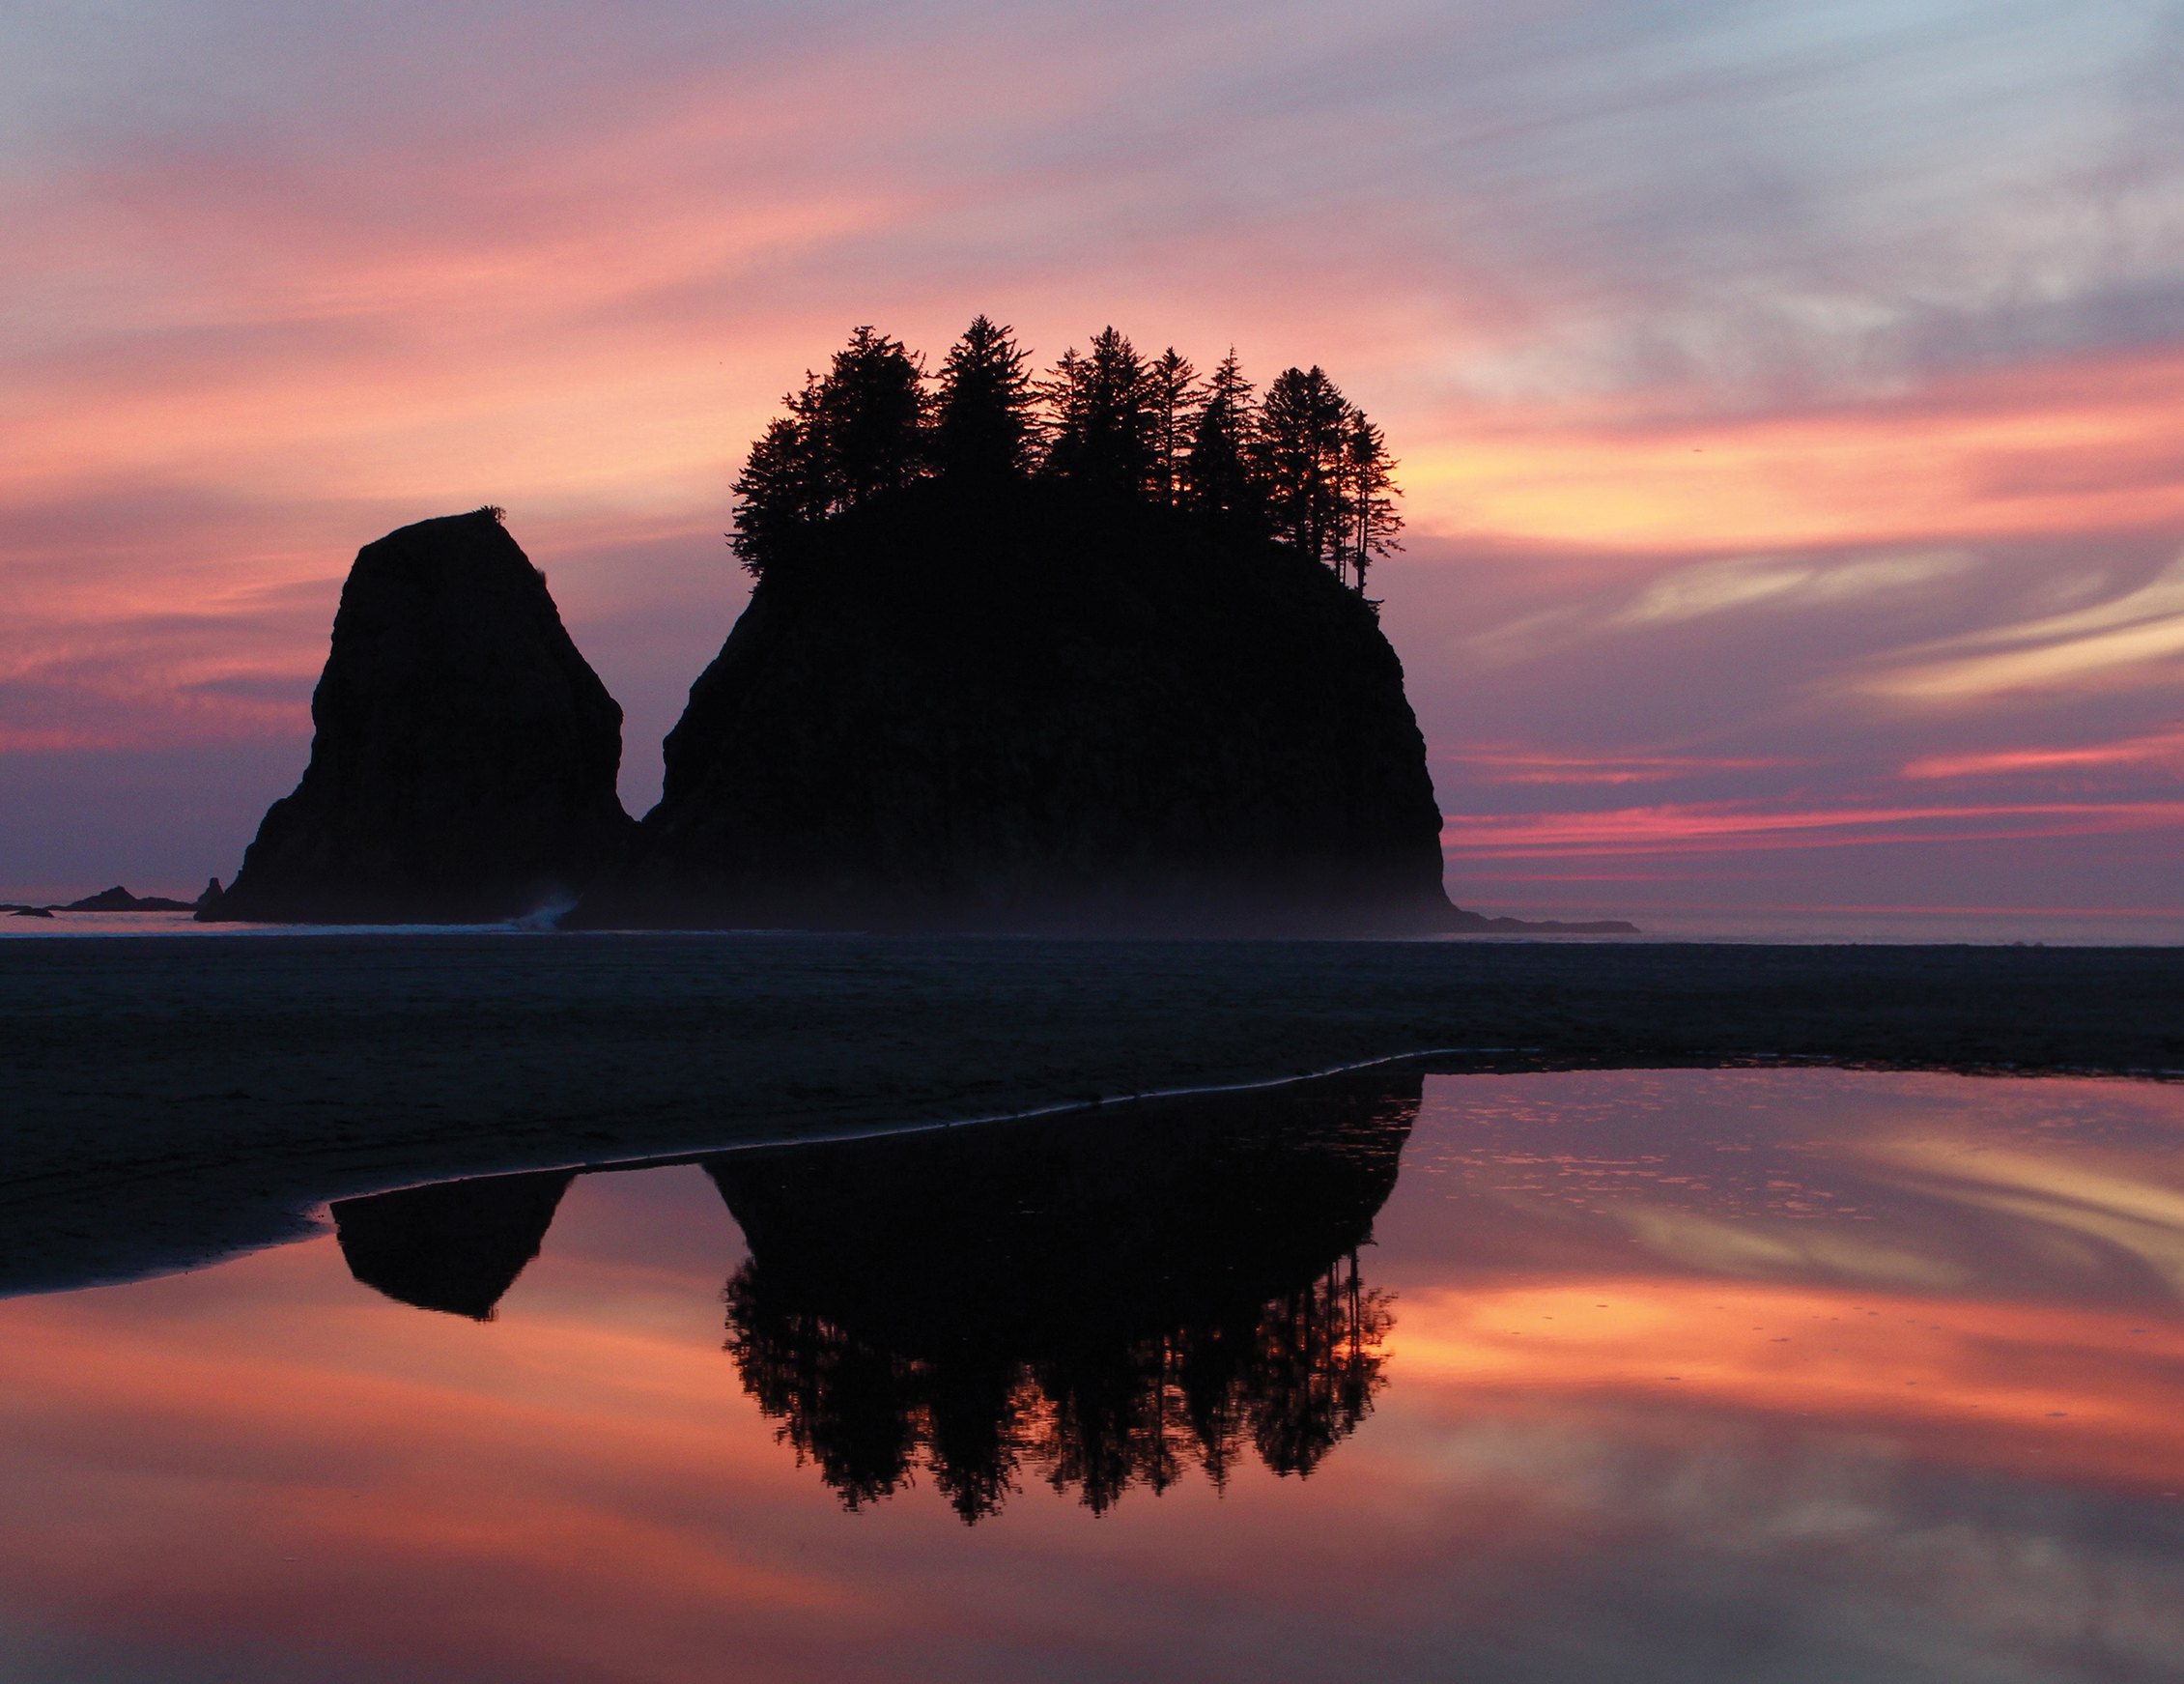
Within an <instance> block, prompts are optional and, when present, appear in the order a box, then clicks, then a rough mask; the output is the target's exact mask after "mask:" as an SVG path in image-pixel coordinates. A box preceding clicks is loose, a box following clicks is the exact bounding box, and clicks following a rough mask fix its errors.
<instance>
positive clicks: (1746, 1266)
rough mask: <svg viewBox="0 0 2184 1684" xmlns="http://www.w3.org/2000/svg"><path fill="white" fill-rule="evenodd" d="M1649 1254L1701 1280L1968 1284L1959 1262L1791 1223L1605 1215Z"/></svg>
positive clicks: (1634, 1209)
mask: <svg viewBox="0 0 2184 1684" xmlns="http://www.w3.org/2000/svg"><path fill="white" fill-rule="evenodd" d="M1609 1214H1610V1216H1611V1218H1612V1219H1613V1220H1614V1221H1616V1222H1617V1223H1619V1224H1621V1225H1622V1227H1623V1228H1624V1229H1625V1231H1626V1232H1628V1233H1629V1235H1630V1236H1631V1240H1632V1241H1633V1242H1636V1243H1637V1244H1638V1245H1640V1246H1642V1247H1643V1248H1644V1249H1645V1250H1646V1251H1648V1252H1650V1253H1651V1254H1652V1255H1653V1256H1655V1257H1658V1258H1661V1259H1663V1260H1665V1261H1667V1262H1670V1263H1676V1264H1681V1265H1683V1266H1684V1267H1685V1268H1688V1269H1695V1270H1702V1271H1704V1272H1706V1273H1708V1274H1724V1275H1736V1276H1743V1277H1746V1278H1752V1279H1771V1280H1772V1279H1797V1280H1843V1281H1858V1282H1865V1283H1869V1284H1871V1285H1874V1286H1885V1287H1888V1288H1891V1289H1893V1290H1897V1291H1903V1292H1934V1291H1946V1290H1948V1289H1950V1288H1953V1287H1960V1286H1964V1285H1966V1284H1967V1283H1968V1282H1970V1281H1971V1279H1972V1278H1973V1274H1972V1271H1971V1269H1969V1268H1968V1267H1967V1266H1966V1265H1965V1264H1963V1263H1961V1262H1958V1261H1956V1260H1954V1259H1949V1258H1943V1257H1934V1256H1929V1255H1926V1254H1924V1253H1922V1252H1920V1251H1918V1250H1916V1249H1914V1248H1913V1247H1911V1246H1907V1245H1904V1244H1902V1243H1900V1242H1892V1241H1885V1240H1879V1239H1876V1238H1873V1237H1870V1236H1867V1235H1863V1234H1858V1233H1846V1232H1843V1231H1842V1230H1840V1229H1824V1228H1815V1227H1812V1226H1808V1225H1806V1224H1803V1223H1801V1222H1797V1221H1795V1220H1787V1219H1784V1220H1776V1221H1768V1220H1766V1219H1764V1218H1753V1217H1748V1216H1747V1217H1744V1218H1742V1219H1740V1220H1738V1221H1735V1222H1725V1221H1718V1220H1716V1219H1715V1218H1713V1217H1710V1216H1702V1215H1696V1214H1693V1213H1690V1212H1688V1211H1674V1210H1665V1209H1663V1208H1661V1207H1660V1206H1658V1205H1647V1204H1636V1203H1633V1204H1630V1205H1623V1206H1618V1207H1617V1208H1616V1209H1614V1210H1613V1211H1612V1212H1610V1213H1609Z"/></svg>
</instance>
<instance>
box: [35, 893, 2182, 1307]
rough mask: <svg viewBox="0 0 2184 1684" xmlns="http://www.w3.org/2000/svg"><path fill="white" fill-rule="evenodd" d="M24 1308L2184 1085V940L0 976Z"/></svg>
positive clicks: (713, 948) (408, 964)
mask: <svg viewBox="0 0 2184 1684" xmlns="http://www.w3.org/2000/svg"><path fill="white" fill-rule="evenodd" d="M0 1022H4V1024H5V1026H6V1027H5V1030H4V1031H0V1034H4V1036H5V1043H6V1056H7V1060H8V1065H9V1070H10V1073H11V1077H12V1081H11V1099H10V1103H9V1105H8V1108H7V1118H6V1122H5V1125H4V1138H5V1144H6V1159H5V1166H6V1167H5V1172H4V1174H0V1211H4V1212H5V1216H6V1220H5V1223H4V1226H0V1236H4V1238H0V1290H6V1291H10V1292H21V1291H36V1290H42V1289H48V1288H55V1287H63V1286H70V1285H77V1284H82V1283H84V1282H86V1281H92V1280H99V1279H109V1278H123V1277H128V1276H131V1275H135V1274H139V1273H145V1272H155V1271H157V1270H168V1269H174V1268H179V1267H186V1266H188V1265H190V1264H192V1263H196V1262H202V1261H205V1260H208V1259H210V1258H212V1257H214V1256H218V1255H222V1254H225V1253H227V1252H229V1251H232V1250H234V1249H237V1248H239V1247H244V1246H249V1245H253V1244H262V1243H267V1242H273V1241H277V1240H279V1239H282V1238H284V1237H287V1236H290V1235H293V1234H296V1233H298V1232H300V1231H302V1229H303V1228H304V1227H306V1226H307V1225H308V1222H309V1213H310V1212H311V1211H312V1210H313V1208H315V1207H316V1206H318V1205H319V1204H321V1203H322V1202H323V1201H325V1200H326V1199H329V1198H338V1197H344V1196H348V1195H351V1194H355V1193H361V1192H368V1191H373V1190H378V1189H381V1188H384V1187H388V1186H395V1185H406V1184H411V1183H416V1182H423V1181H430V1180H435V1179H444V1178H447V1177H453V1176H460V1175H470V1174H485V1173H491V1172H495V1171H504V1170H516V1169H525V1168H535V1167H544V1166H549V1165H556V1164H568V1163H580V1162H583V1163H598V1162H605V1161H612V1160H617V1159H626V1158H635V1157H643V1156H663V1155H669V1154H676V1153H685V1152H699V1151H705V1150H708V1149H713V1148H722V1147H733V1146H736V1145H740V1144H747V1143H751V1142H755V1141H770V1140H790V1139H798V1138H807V1137H813V1136H818V1135H824V1134H830V1133H839V1132H848V1131H861V1130H869V1129H879V1128H893V1127H916V1126H919V1125H930V1124H937V1123H943V1122H950V1121H957V1120H963V1119H970V1118H978V1117H984V1116H993V1115H997V1114H1006V1113H1013V1112H1021V1111H1025V1110H1030V1109H1034V1108H1036V1107H1042V1106H1058V1105H1090V1104H1092V1102H1094V1101H1095V1100H1096V1101H1103V1102H1114V1101H1117V1100H1122V1099H1128V1098H1129V1097H1130V1096H1133V1095H1138V1094H1144V1093H1148V1092H1152V1091H1161V1090H1174V1089H1185V1088H1193V1087H1202V1086H1219V1085H1227V1084H1234V1083H1244V1082H1255V1081H1267V1080H1276V1079H1281V1078H1286V1077H1291V1076H1297V1075H1303V1074H1307V1073H1310V1072H1313V1071H1319V1070H1330V1069H1334V1068H1337V1067H1341V1066H1346V1065H1351V1064H1355V1063H1358V1062H1360V1061H1365V1060H1371V1059H1380V1058H1389V1057H1393V1056H1398V1055H1404V1054H1419V1053H1427V1054H1432V1068H1435V1069H1441V1070H1461V1069H1466V1068H1481V1069H1522V1068H1533V1067H1541V1068H1552V1067H1570V1066H1584V1065H1643V1064H1685V1063H1713V1062H1721V1061H1733V1060H1737V1059H1743V1058H1750V1057H1761V1056H1773V1057H1780V1058H1817V1059H1833V1060H1843V1061H1851V1062H1867V1063H1879V1064H1889V1065H1900V1066H1910V1067H1917V1066H1926V1067H1935V1068H1947V1069H1957V1070H2017V1071H2021V1072H2039V1071H2056V1070H2072V1071H2080V1072H2085V1071H2094V1072H2106V1073H2115V1074H2141V1075H2146V1074H2157V1073H2162V1072H2168V1073H2171V1074H2173V1073H2176V1072H2178V1071H2180V1070H2184V950H2179V949H2173V948H2138V949H2132V948H2125V949H2116V948H2108V949H2090V948H2080V949H2053V948H2051V949H2039V948H2026V949H2016V948H1969V947H1951V948H1906V947H1754V946H1716V947H1698V946H1688V947H1687V946H1676V945H1668V944H1660V945H1632V946H1594V945H1579V944H1570V945H1556V944H1552V943H1546V942H1541V943H1508V944H1502V943H1464V942H1432V943H1401V942H1096V941H1081V942H1064V941H1033V940H1024V941H1003V940H878V939H866V938H860V937H840V938H815V937H790V936H764V935H744V936H737V935H635V936H633V935H600V936H516V935H477V934H450V935H367V934H358V935H347V936H343V935H333V936H298V937H292V938H282V939H267V940H253V941H228V942H209V941H208V942H193V941H192V942H184V941H173V940H159V939H142V940H138V939H129V938H116V939H110V940H99V941H66V940H55V941H50V942H38V941H21V942H14V943H11V944H9V945H8V946H7V947H6V948H5V949H0Z"/></svg>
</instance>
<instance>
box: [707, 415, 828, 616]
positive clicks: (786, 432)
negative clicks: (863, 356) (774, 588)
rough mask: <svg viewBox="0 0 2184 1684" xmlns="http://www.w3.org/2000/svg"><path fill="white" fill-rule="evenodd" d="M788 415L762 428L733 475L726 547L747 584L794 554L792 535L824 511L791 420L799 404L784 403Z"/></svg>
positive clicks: (822, 496) (809, 460) (811, 468)
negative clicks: (733, 517)
mask: <svg viewBox="0 0 2184 1684" xmlns="http://www.w3.org/2000/svg"><path fill="white" fill-rule="evenodd" d="M786 401H787V402H788V404H789V405H790V408H791V416H790V417H789V418H784V419H781V420H777V421H773V422H771V423H769V424H768V426H767V428H766V431H765V432H764V433H763V434H761V435H760V436H759V439H758V442H756V443H755V444H753V445H752V447H751V455H750V457H749V458H748V459H747V460H746V461H745V463H744V466H743V471H742V472H741V473H740V474H738V475H737V476H736V479H735V494H736V529H735V530H734V531H732V532H730V533H729V534H728V548H729V549H731V550H733V551H734V552H735V554H736V558H737V559H738V560H740V561H741V562H742V563H743V565H744V568H745V570H746V571H747V572H749V573H750V574H751V576H752V578H753V579H762V578H764V577H765V574H766V569H767V568H768V567H770V566H773V565H775V564H777V563H778V562H779V561H780V559H781V557H783V556H785V555H787V554H789V553H790V552H791V551H793V550H794V548H795V546H796V541H797V538H798V536H799V535H800V534H801V533H802V532H804V531H805V530H806V529H807V528H808V527H809V526H810V525H811V523H813V522H815V521H816V520H818V519H819V517H820V516H821V515H822V514H824V513H825V512H826V503H825V494H824V492H823V490H822V488H821V487H820V484H819V476H818V474H817V472H816V471H815V468H816V464H815V463H814V461H813V459H812V454H811V451H810V450H809V448H808V443H807V441H806V438H805V434H804V428H803V427H802V426H801V425H800V423H799V422H798V421H797V420H796V419H795V418H793V417H794V414H795V410H796V406H797V404H798V402H799V397H798V394H794V393H792V394H791V395H790V396H789V398H788V399H787V400H786Z"/></svg>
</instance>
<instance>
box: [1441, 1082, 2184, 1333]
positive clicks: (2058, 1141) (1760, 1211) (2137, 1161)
mask: <svg viewBox="0 0 2184 1684" xmlns="http://www.w3.org/2000/svg"><path fill="white" fill-rule="evenodd" d="M1651 1079H1652V1081H1653V1082H1654V1083H1656V1084H1657V1091H1656V1092H1655V1093H1654V1094H1652V1095H1648V1096H1645V1097H1644V1098H1643V1099H1642V1100H1641V1099H1626V1100H1625V1101H1624V1103H1623V1104H1622V1105H1620V1106H1616V1105H1611V1104H1599V1103H1597V1102H1596V1100H1595V1099H1594V1097H1593V1093H1592V1091H1591V1090H1592V1089H1593V1088H1594V1086H1595V1085H1596V1084H1597V1083H1598V1082H1599V1081H1600V1078H1598V1077H1593V1076H1587V1075H1579V1074H1570V1075H1543V1076H1524V1077H1515V1078H1499V1079H1498V1085H1496V1079H1493V1078H1488V1079H1485V1080H1482V1079H1480V1078H1465V1079H1464V1080H1466V1081H1468V1082H1470V1083H1471V1085H1469V1086H1464V1085H1462V1084H1461V1083H1457V1084H1453V1085H1447V1086H1444V1085H1441V1083H1440V1082H1436V1083H1435V1084H1434V1086H1432V1088H1431V1089H1430V1090H1429V1105H1430V1106H1432V1107H1434V1108H1435V1109H1434V1111H1433V1113H1432V1114H1433V1115H1435V1116H1436V1117H1438V1116H1441V1115H1446V1116H1447V1117H1448V1118H1449V1119H1450V1127H1447V1128H1446V1129H1445V1130H1442V1131H1437V1132H1438V1134H1439V1142H1445V1144H1440V1150H1439V1151H1438V1152H1435V1153H1433V1155H1432V1156H1431V1157H1428V1156H1424V1154H1422V1153H1418V1152H1414V1155H1413V1156H1414V1159H1416V1161H1414V1162H1413V1163H1410V1164H1407V1165H1406V1173H1415V1174H1422V1175H1428V1176H1436V1177H1441V1178H1445V1179H1444V1180H1443V1182H1442V1187H1443V1191H1444V1192H1445V1194H1446V1195H1447V1196H1450V1197H1459V1198H1461V1199H1463V1200H1464V1201H1465V1202H1466V1203H1467V1204H1468V1205H1470V1206H1471V1212H1470V1213H1468V1214H1467V1217H1466V1223H1467V1231H1468V1232H1469V1233H1470V1234H1471V1235H1472V1236H1473V1244H1472V1246H1471V1249H1472V1251H1473V1253H1474V1256H1475V1258H1476V1261H1477V1262H1478V1263H1479V1264H1481V1265H1488V1266H1490V1265H1492V1264H1493V1263H1496V1262H1499V1263H1504V1264H1506V1263H1507V1262H1508V1261H1510V1260H1513V1259H1515V1258H1517V1257H1523V1258H1525V1259H1527V1260H1528V1261H1531V1262H1534V1263H1537V1264H1546V1265H1549V1266H1551V1265H1552V1264H1553V1263H1554V1262H1555V1261H1557V1260H1558V1259H1560V1260H1561V1261H1563V1262H1565V1263H1574V1262H1575V1261H1576V1260H1578V1259H1583V1260H1584V1267H1586V1268H1588V1269H1605V1270H1608V1271H1610V1272H1612V1273H1616V1274H1624V1273H1629V1272H1632V1271H1639V1272H1646V1273H1659V1272H1662V1271H1663V1270H1665V1271H1666V1272H1670V1273H1696V1274H1700V1275H1709V1276H1716V1277H1720V1278H1724V1279H1737V1280H1764V1281H1773V1282H1781V1283H1793V1282H1806V1283H1811V1284H1813V1285H1817V1286H1869V1287H1872V1288H1875V1289H1886V1290H1890V1291H1895V1292H1902V1293H1932V1294H1941V1295H1951V1296H1966V1297H1976V1296H1979V1295H1981V1294H1983V1293H1989V1292H1992V1291H1993V1290H1994V1288H1995V1284H1996V1283H1998V1282H2006V1283H2007V1288H2008V1291H2009V1293H2010V1294H2011V1296H2013V1297H2017V1298H2025V1299H2047V1300H2054V1299H2070V1300H2073V1301H2077V1302H2081V1303H2086V1304H2093V1303H2115V1304H2124V1303H2146V1302H2149V1301H2158V1302H2162V1303H2165V1304H2166V1303H2172V1302H2174V1301H2175V1300H2176V1299H2178V1298H2179V1297H2184V1190H2180V1189H2179V1187H2178V1185H2176V1184H2177V1183H2178V1182H2179V1181H2184V1173H2180V1172H2179V1170H2178V1169H2177V1167H2176V1160H2175V1158H2174V1154H2173V1146H2172V1144H2171V1143H2172V1142H2173V1141H2174V1140H2175V1139H2177V1138H2178V1137H2179V1129H2180V1125H2184V1090H2180V1089H2178V1088H2175V1087H2171V1086H2168V1085H2157V1084H2152V1083H2127V1082H2115V1081H2105V1082H2094V1081H2085V1082H2078V1081H2066V1080H2046V1081H2039V1082H2023V1083H2015V1084H2003V1083H1984V1082H1983V1083H1977V1084H1969V1083H1965V1082H1963V1081H1962V1080H1961V1078H1953V1077H1947V1076H1929V1075H1879V1074H1870V1073H1863V1072H1855V1071H1846V1070H1797V1071H1791V1070H1780V1071H1768V1070H1737V1071H1711V1072H1708V1071H1695V1070H1694V1071H1683V1072H1675V1074H1674V1076H1673V1077H1667V1076H1657V1077H1654V1078H1651ZM1443 1105H1446V1106H1447V1107H1448V1110H1447V1111H1446V1112H1445V1113H1443V1112H1441V1111H1439V1110H1438V1107H1440V1106H1443ZM1439 1142H1437V1143H1439ZM1427 1151H1429V1152H1431V1151H1432V1148H1431V1147H1429V1148H1427Z"/></svg>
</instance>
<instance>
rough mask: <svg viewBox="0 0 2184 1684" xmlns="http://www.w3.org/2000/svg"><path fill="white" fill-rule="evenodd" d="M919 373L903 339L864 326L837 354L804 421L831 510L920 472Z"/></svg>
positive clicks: (921, 373)
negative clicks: (812, 441)
mask: <svg viewBox="0 0 2184 1684" xmlns="http://www.w3.org/2000/svg"><path fill="white" fill-rule="evenodd" d="M923 380H924V371H923V370H922V368H920V367H919V366H918V359H917V358H915V357H912V356H911V355H910V354H909V353H908V352H907V351H905V350H904V349H903V347H902V341H901V340H899V339H890V338H889V337H888V336H887V335H886V334H884V333H875V332H874V331H873V330H872V329H871V328H858V329H857V331H856V332H854V333H852V334H851V335H850V336H849V343H848V344H847V345H846V346H844V347H843V348H842V349H841V350H839V351H837V352H836V353H835V360H834V367H833V368H832V369H830V370H829V371H828V374H827V377H826V379H824V380H822V381H821V382H819V384H818V386H817V388H816V391H815V393H814V394H813V396H814V402H813V405H812V414H811V417H810V419H809V421H808V423H807V430H808V432H809V433H810V434H811V435H812V437H813V439H814V442H816V444H817V447H818V458H819V472H820V477H821V481H822V483H823V484H824V485H825V486H826V490H827V506H828V509H829V511H830V512H832V511H833V510H836V509H844V508H854V507H855V506H856V505H857V504H859V503H861V502H863V501H865V499H867V498H871V497H875V496H877V495H878V494H879V493H881V492H883V491H893V490H894V489H895V488H896V487H898V486H904V485H908V484H909V483H910V482H911V481H912V480H913V479H916V478H917V477H918V476H919V475H920V474H921V473H922V471H924V466H925V437H924V432H925V428H924V422H925V409H926V404H925V392H924V387H923V385H922V382H923Z"/></svg>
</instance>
